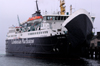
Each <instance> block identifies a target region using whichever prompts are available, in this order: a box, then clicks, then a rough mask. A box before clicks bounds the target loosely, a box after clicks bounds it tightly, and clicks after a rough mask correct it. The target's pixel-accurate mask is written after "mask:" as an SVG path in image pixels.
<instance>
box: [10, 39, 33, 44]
mask: <svg viewBox="0 0 100 66" xmlns="http://www.w3.org/2000/svg"><path fill="white" fill-rule="evenodd" d="M30 43H34V39H22V40H12V41H11V44H30Z"/></svg>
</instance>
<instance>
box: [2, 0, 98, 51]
mask: <svg viewBox="0 0 100 66" xmlns="http://www.w3.org/2000/svg"><path fill="white" fill-rule="evenodd" d="M70 5H72V8H73V12H75V11H76V10H78V9H81V8H82V9H85V10H87V11H88V12H90V14H91V15H92V16H95V17H96V18H95V21H94V23H93V26H94V28H95V32H98V31H100V23H99V22H100V19H99V18H100V0H65V6H66V12H70ZM38 6H39V9H40V10H41V13H42V15H43V14H44V13H45V11H47V13H48V14H52V13H53V12H57V11H60V7H59V6H60V0H38ZM35 11H36V4H35V0H0V51H4V49H5V40H6V35H7V32H8V28H9V27H11V26H12V25H14V26H18V20H17V15H19V18H20V22H24V21H26V20H27V19H28V18H29V17H31V14H33V13H34V12H35ZM95 34H96V33H95Z"/></svg>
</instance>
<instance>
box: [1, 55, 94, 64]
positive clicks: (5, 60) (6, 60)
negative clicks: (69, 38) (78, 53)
mask: <svg viewBox="0 0 100 66" xmlns="http://www.w3.org/2000/svg"><path fill="white" fill-rule="evenodd" d="M93 63H94V65H93ZM0 66H96V64H95V61H91V60H87V59H80V60H67V59H50V58H48V59H42V58H20V57H11V56H5V54H3V55H2V54H1V55H0Z"/></svg>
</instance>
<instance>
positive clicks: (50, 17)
mask: <svg viewBox="0 0 100 66" xmlns="http://www.w3.org/2000/svg"><path fill="white" fill-rule="evenodd" d="M67 18H68V16H44V17H43V19H44V20H66V19H67Z"/></svg>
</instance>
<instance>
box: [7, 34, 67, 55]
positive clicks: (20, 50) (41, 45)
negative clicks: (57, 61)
mask: <svg viewBox="0 0 100 66" xmlns="http://www.w3.org/2000/svg"><path fill="white" fill-rule="evenodd" d="M32 39H33V40H34V43H27V44H24V43H21V44H12V41H22V40H23V39H12V40H6V53H7V55H13V56H21V57H43V56H44V57H46V56H58V55H59V56H63V55H64V54H66V53H67V40H66V36H65V35H60V36H50V37H38V38H28V39H27V40H32ZM24 40H26V39H24ZM40 55H41V56H40Z"/></svg>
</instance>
